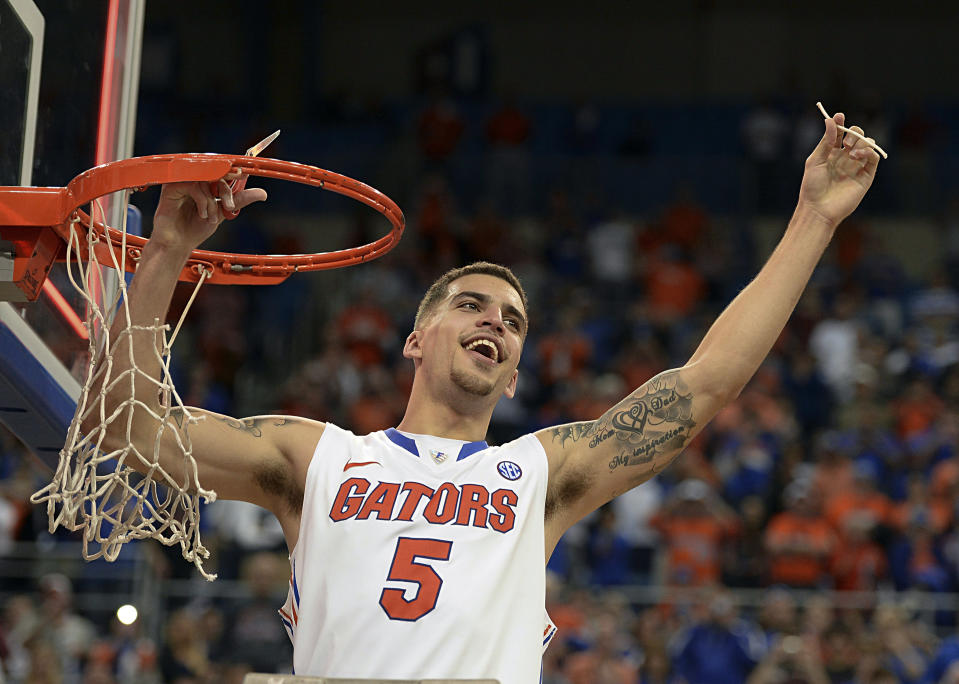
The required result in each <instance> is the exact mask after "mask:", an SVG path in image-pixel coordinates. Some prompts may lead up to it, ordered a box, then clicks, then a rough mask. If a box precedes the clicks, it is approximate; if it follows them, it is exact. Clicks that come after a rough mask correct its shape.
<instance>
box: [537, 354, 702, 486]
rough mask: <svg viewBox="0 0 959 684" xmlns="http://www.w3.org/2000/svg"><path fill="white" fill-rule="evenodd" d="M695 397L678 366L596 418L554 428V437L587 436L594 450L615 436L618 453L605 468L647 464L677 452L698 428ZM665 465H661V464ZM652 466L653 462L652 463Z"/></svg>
mask: <svg viewBox="0 0 959 684" xmlns="http://www.w3.org/2000/svg"><path fill="white" fill-rule="evenodd" d="M692 405H693V396H692V394H691V393H690V391H689V388H688V387H687V386H686V383H685V382H684V381H683V379H682V377H681V376H680V373H679V371H678V370H674V371H667V372H665V373H661V374H660V375H657V376H656V377H655V378H653V379H652V380H650V381H649V382H647V383H646V384H645V385H643V386H642V387H640V388H639V389H638V390H636V391H635V392H633V393H632V394H631V395H629V396H628V397H626V399H624V400H623V401H621V402H619V403H618V404H617V405H616V406H614V407H613V408H611V409H610V410H609V411H607V412H606V413H604V414H603V415H602V416H601V417H600V418H599V419H598V420H595V421H592V422H584V423H571V424H569V425H561V426H559V427H557V428H553V430H552V433H553V441H559V443H560V446H564V447H565V446H566V443H567V442H578V441H580V440H584V439H585V440H588V441H587V443H586V445H587V446H588V447H589V448H590V449H595V448H596V447H598V446H600V445H601V444H603V443H605V442H606V441H607V440H610V439H613V440H615V443H614V444H610V445H609V446H611V447H613V448H614V449H615V450H616V451H617V452H618V453H616V454H615V455H614V456H613V457H612V459H611V460H610V462H609V469H610V470H611V471H612V470H615V469H616V468H618V467H619V466H634V465H643V464H646V463H650V462H651V461H653V459H655V458H656V457H657V456H658V455H660V454H662V453H664V452H678V451H679V450H680V449H682V447H683V446H684V445H685V443H686V439H687V437H688V436H689V434H690V432H691V431H692V429H693V428H694V427H695V426H696V423H695V421H693V418H692ZM662 465H665V464H662ZM654 470H655V466H654Z"/></svg>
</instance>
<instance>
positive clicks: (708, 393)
mask: <svg viewBox="0 0 959 684" xmlns="http://www.w3.org/2000/svg"><path fill="white" fill-rule="evenodd" d="M843 120H844V117H843V115H842V114H836V115H835V116H834V117H833V118H832V119H826V120H825V128H826V131H825V134H824V135H823V138H822V140H821V141H820V142H819V144H818V145H817V146H816V149H815V150H813V152H812V154H811V155H810V156H809V158H808V159H807V160H806V167H805V173H804V175H803V181H802V186H801V188H800V191H799V202H798V204H797V206H796V211H795V213H794V214H793V216H792V219H791V220H790V221H789V224H788V226H787V227H786V232H785V234H784V235H783V238H782V240H781V241H780V243H779V245H778V246H777V247H776V249H775V251H774V252H773V254H772V256H770V258H769V260H768V261H767V262H766V264H765V266H763V268H762V270H761V271H760V272H759V274H758V275H757V276H756V278H755V279H754V280H753V281H752V282H751V283H750V284H749V285H748V286H747V287H746V288H745V289H743V291H742V292H740V293H739V295H738V296H737V297H736V298H735V299H734V300H733V301H732V303H730V305H729V306H728V307H727V308H726V310H725V311H723V313H722V314H721V315H720V316H719V318H718V319H716V321H715V323H713V325H712V327H710V329H709V331H708V332H707V333H706V336H705V337H704V338H703V341H702V342H701V343H700V345H699V347H698V348H697V349H696V351H695V353H694V354H693V356H692V357H691V358H690V359H689V361H688V362H687V363H686V364H685V365H684V366H682V367H681V368H677V369H673V370H669V371H666V372H664V373H661V374H660V375H657V376H656V377H655V378H653V379H652V380H650V381H649V382H647V383H646V384H645V385H643V386H642V387H640V388H639V389H637V390H636V391H635V392H633V393H632V394H630V395H629V396H628V397H626V398H625V399H624V400H623V401H621V402H620V403H618V404H617V405H616V406H614V407H613V408H611V409H610V410H609V411H607V412H606V413H605V414H603V415H602V416H601V417H600V418H599V419H597V420H595V421H586V422H581V423H571V424H568V425H562V426H559V427H556V428H550V429H546V430H542V431H540V432H539V433H537V437H539V439H540V441H541V442H542V444H543V446H544V448H545V449H546V452H547V454H548V456H549V460H550V473H549V478H550V482H549V489H548V491H547V504H546V505H547V536H548V539H547V543H548V547H547V548H548V549H551V548H552V544H555V542H556V541H557V540H558V539H559V536H561V535H562V533H563V532H564V531H565V530H566V529H567V528H568V527H569V526H570V525H572V524H573V523H574V522H576V521H577V520H579V519H580V518H581V517H583V516H584V515H586V514H587V513H589V512H590V511H592V510H594V509H596V508H597V507H599V506H601V505H603V504H604V503H606V502H607V501H609V500H610V499H612V498H613V497H615V496H618V495H619V494H621V493H623V492H625V491H626V490H628V489H631V488H633V487H635V486H636V485H638V484H641V483H642V482H645V481H646V480H648V479H649V478H650V477H652V476H653V475H655V474H656V473H658V472H660V471H661V470H662V469H663V468H665V467H666V466H667V465H668V464H669V463H670V462H671V461H672V460H673V458H675V457H676V455H677V454H679V452H680V451H681V450H682V448H683V447H684V446H685V445H686V444H688V443H689V441H690V440H691V439H692V438H693V437H694V436H695V435H696V434H697V433H698V432H699V431H700V430H702V428H703V427H704V426H705V425H706V423H707V422H709V420H711V419H712V417H713V416H714V415H716V413H717V412H718V411H719V410H720V409H721V408H722V407H723V406H725V405H726V404H727V403H729V402H730V401H732V400H733V399H735V398H736V396H738V395H739V392H740V391H742V388H743V387H744V386H745V385H746V383H747V382H748V381H749V379H750V378H751V377H752V375H753V373H755V372H756V369H757V368H758V367H759V365H760V363H762V360H763V359H764V358H765V357H766V355H767V354H768V353H769V350H770V349H771V348H772V345H773V343H774V342H775V341H776V338H777V337H778V336H779V334H780V332H782V329H783V327H784V326H785V325H786V321H787V320H788V319H789V316H790V314H791V313H792V311H793V308H795V306H796V302H797V301H798V300H799V297H800V295H801V294H802V291H803V290H804V289H805V287H806V283H807V282H808V281H809V278H810V276H811V275H812V272H813V269H814V268H815V266H816V264H817V263H818V261H819V259H820V257H821V256H822V254H823V251H824V250H825V249H826V246H827V245H828V244H829V241H830V239H831V238H832V235H833V232H834V231H835V229H836V227H837V226H838V225H839V223H840V222H841V221H842V220H843V219H844V218H845V217H846V216H848V215H849V214H850V213H852V211H853V210H854V209H855V208H856V207H857V206H858V205H859V202H860V201H861V200H862V198H863V196H864V195H865V194H866V191H867V190H868V189H869V186H870V185H871V184H872V181H873V178H874V177H875V173H876V168H877V166H878V163H879V155H878V154H877V153H876V152H875V151H874V150H873V149H871V148H870V146H869V144H868V143H867V142H863V141H861V140H859V139H858V138H856V137H855V136H852V135H849V134H847V135H846V136H845V139H843V135H842V132H841V131H839V130H838V126H839V125H842V123H843ZM852 130H855V131H857V132H858V133H860V134H861V133H862V129H859V128H855V127H854V128H853V129H852ZM869 140H870V141H871V139H869Z"/></svg>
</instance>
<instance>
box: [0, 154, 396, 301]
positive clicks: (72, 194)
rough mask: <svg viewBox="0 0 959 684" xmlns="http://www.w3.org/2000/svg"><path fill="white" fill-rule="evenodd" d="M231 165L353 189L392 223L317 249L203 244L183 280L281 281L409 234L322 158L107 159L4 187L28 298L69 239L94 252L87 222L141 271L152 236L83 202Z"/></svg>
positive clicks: (9, 229) (4, 232) (108, 260)
mask: <svg viewBox="0 0 959 684" xmlns="http://www.w3.org/2000/svg"><path fill="white" fill-rule="evenodd" d="M232 169H236V170H238V171H239V172H240V173H242V174H244V175H248V176H260V177H263V178H275V179H279V180H284V181H290V182H293V183H300V184H303V185H310V186H313V187H317V188H320V189H322V190H329V191H330V192H335V193H337V194H340V195H344V196H346V197H350V198H352V199H354V200H357V201H358V202H362V203H363V204H365V205H367V206H368V207H371V208H373V209H375V210H376V211H378V212H380V213H381V214H383V216H385V217H386V218H387V219H388V220H389V222H390V224H391V225H392V230H390V232H389V233H387V234H386V235H384V236H383V237H381V238H379V239H377V240H374V241H373V242H370V243H368V244H365V245H361V246H359V247H351V248H348V249H342V250H338V251H334V252H321V253H315V254H291V255H278V256H277V255H269V256H267V255H262V254H235V253H230V252H213V251H208V250H203V249H196V250H194V251H193V253H192V254H191V255H190V259H189V260H188V261H187V264H186V266H185V267H184V268H183V271H182V272H181V274H180V280H184V281H189V282H196V281H197V280H198V279H199V277H200V274H201V273H202V272H207V273H208V274H209V277H208V282H210V283H217V284H224V285H239V284H245V285H268V284H275V283H279V282H282V281H283V280H285V279H286V278H288V277H289V276H290V275H292V274H293V273H297V272H299V271H319V270H326V269H333V268H341V267H343V266H352V265H354V264H358V263H362V262H364V261H370V260H372V259H376V258H377V257H380V256H383V255H384V254H386V253H387V252H388V251H390V250H391V249H392V248H393V247H394V246H396V244H397V242H399V239H400V237H401V236H402V234H403V229H404V227H405V220H404V218H403V212H402V211H400V209H399V207H398V206H397V205H396V203H395V202H393V200H391V199H390V198H389V197H387V196H386V195H384V194H383V193H381V192H380V191H378V190H376V189H375V188H372V187H370V186H369V185H366V184H365V183H361V182H360V181H357V180H354V179H352V178H349V177H347V176H343V175H340V174H338V173H333V172H332V171H326V170H325V169H321V168H318V167H315V166H308V165H306V164H298V163H296V162H289V161H282V160H279V159H264V158H259V157H251V156H246V155H224V154H161V155H154V156H150V157H134V158H132V159H124V160H122V161H117V162H111V163H109V164H101V165H100V166H97V167H95V168H92V169H90V170H89V171H86V172H84V173H82V174H80V175H79V176H77V177H76V178H74V179H73V180H72V181H70V183H69V184H68V185H67V186H66V187H64V188H32V187H0V239H3V240H8V241H10V242H12V243H13V244H14V248H15V255H14V257H15V258H14V275H13V280H14V282H15V283H16V284H17V286H18V287H19V288H20V289H21V290H23V291H24V293H26V296H27V299H29V300H31V301H33V300H34V299H36V297H37V295H38V294H39V292H40V287H42V285H43V281H44V280H46V277H47V274H48V273H49V271H50V267H51V266H52V265H53V262H54V261H55V260H57V259H62V258H63V252H62V249H60V248H62V246H63V243H69V242H70V241H71V239H74V238H78V239H79V243H80V245H81V249H82V250H83V251H82V252H81V254H80V257H81V258H82V259H89V258H90V254H89V253H88V252H87V249H86V246H85V245H86V243H87V240H86V230H88V229H89V230H92V231H94V232H95V233H96V239H95V240H94V241H93V244H94V247H93V257H94V258H96V259H97V260H98V261H99V262H100V263H102V264H105V265H107V266H112V265H113V264H114V259H116V261H118V262H119V261H125V262H126V270H128V271H131V272H132V271H135V270H136V264H137V262H138V260H139V258H140V253H141V251H142V249H143V246H144V245H145V244H146V242H147V241H146V239H145V238H141V237H138V236H135V235H125V234H124V233H122V232H121V231H119V230H117V229H116V228H113V227H110V226H107V225H105V224H104V223H102V222H100V221H96V220H91V217H90V215H89V214H87V213H86V212H85V211H83V209H82V207H84V206H86V205H88V204H90V202H92V201H93V200H95V199H97V198H98V197H103V196H104V195H109V194H112V193H114V192H117V191H120V190H141V189H143V188H145V187H148V186H151V185H160V184H162V183H177V182H184V181H206V182H214V181H216V180H218V179H220V178H222V177H223V176H225V175H226V174H227V173H229V172H230V171H231V170H232ZM38 228H39V229H40V230H37V229H38ZM74 231H76V234H74ZM52 233H56V236H59V238H57V237H56V236H55V235H53V234H52ZM121 249H126V250H127V254H126V256H127V257H128V258H127V259H122V258H120V255H119V251H120V250H121ZM111 252H112V253H113V254H112V255H111V254H110V253H111Z"/></svg>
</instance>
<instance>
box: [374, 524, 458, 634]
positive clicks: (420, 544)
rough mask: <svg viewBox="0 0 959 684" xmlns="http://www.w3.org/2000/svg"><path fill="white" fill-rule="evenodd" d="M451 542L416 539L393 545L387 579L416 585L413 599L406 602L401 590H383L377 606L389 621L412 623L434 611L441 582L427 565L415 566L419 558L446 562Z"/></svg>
mask: <svg viewBox="0 0 959 684" xmlns="http://www.w3.org/2000/svg"><path fill="white" fill-rule="evenodd" d="M452 548H453V542H451V541H445V540H442V539H418V538H416V537H400V538H399V539H398V540H397V542H396V552H395V553H394V554H393V564H392V565H391V566H390V572H389V574H388V575H387V576H386V579H387V580H391V581H395V582H411V583H413V584H416V585H418V588H417V590H416V596H415V597H414V598H412V599H410V600H407V599H406V595H405V592H404V591H403V590H402V589H384V590H383V593H382V594H380V605H381V606H382V607H383V610H384V611H386V614H387V615H388V616H389V618H390V619H391V620H406V621H407V622H413V621H415V620H419V619H420V618H421V617H423V616H424V615H426V614H427V613H429V612H430V611H431V610H433V608H435V607H436V600H437V599H438V598H439V595H440V587H441V586H443V579H442V578H441V577H440V576H439V575H438V574H437V573H436V570H434V569H433V568H432V567H431V566H430V565H427V564H426V563H417V562H416V561H417V559H418V558H429V559H431V560H438V561H448V560H449V559H450V549H452Z"/></svg>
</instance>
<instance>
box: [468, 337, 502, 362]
mask: <svg viewBox="0 0 959 684" xmlns="http://www.w3.org/2000/svg"><path fill="white" fill-rule="evenodd" d="M481 344H482V345H485V346H487V347H489V348H490V354H491V358H492V359H493V361H499V349H497V348H496V345H495V344H493V343H492V342H490V341H489V340H473V341H472V342H470V343H469V344H468V345H466V348H467V349H476V348H477V347H478V346H480V345H481Z"/></svg>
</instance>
